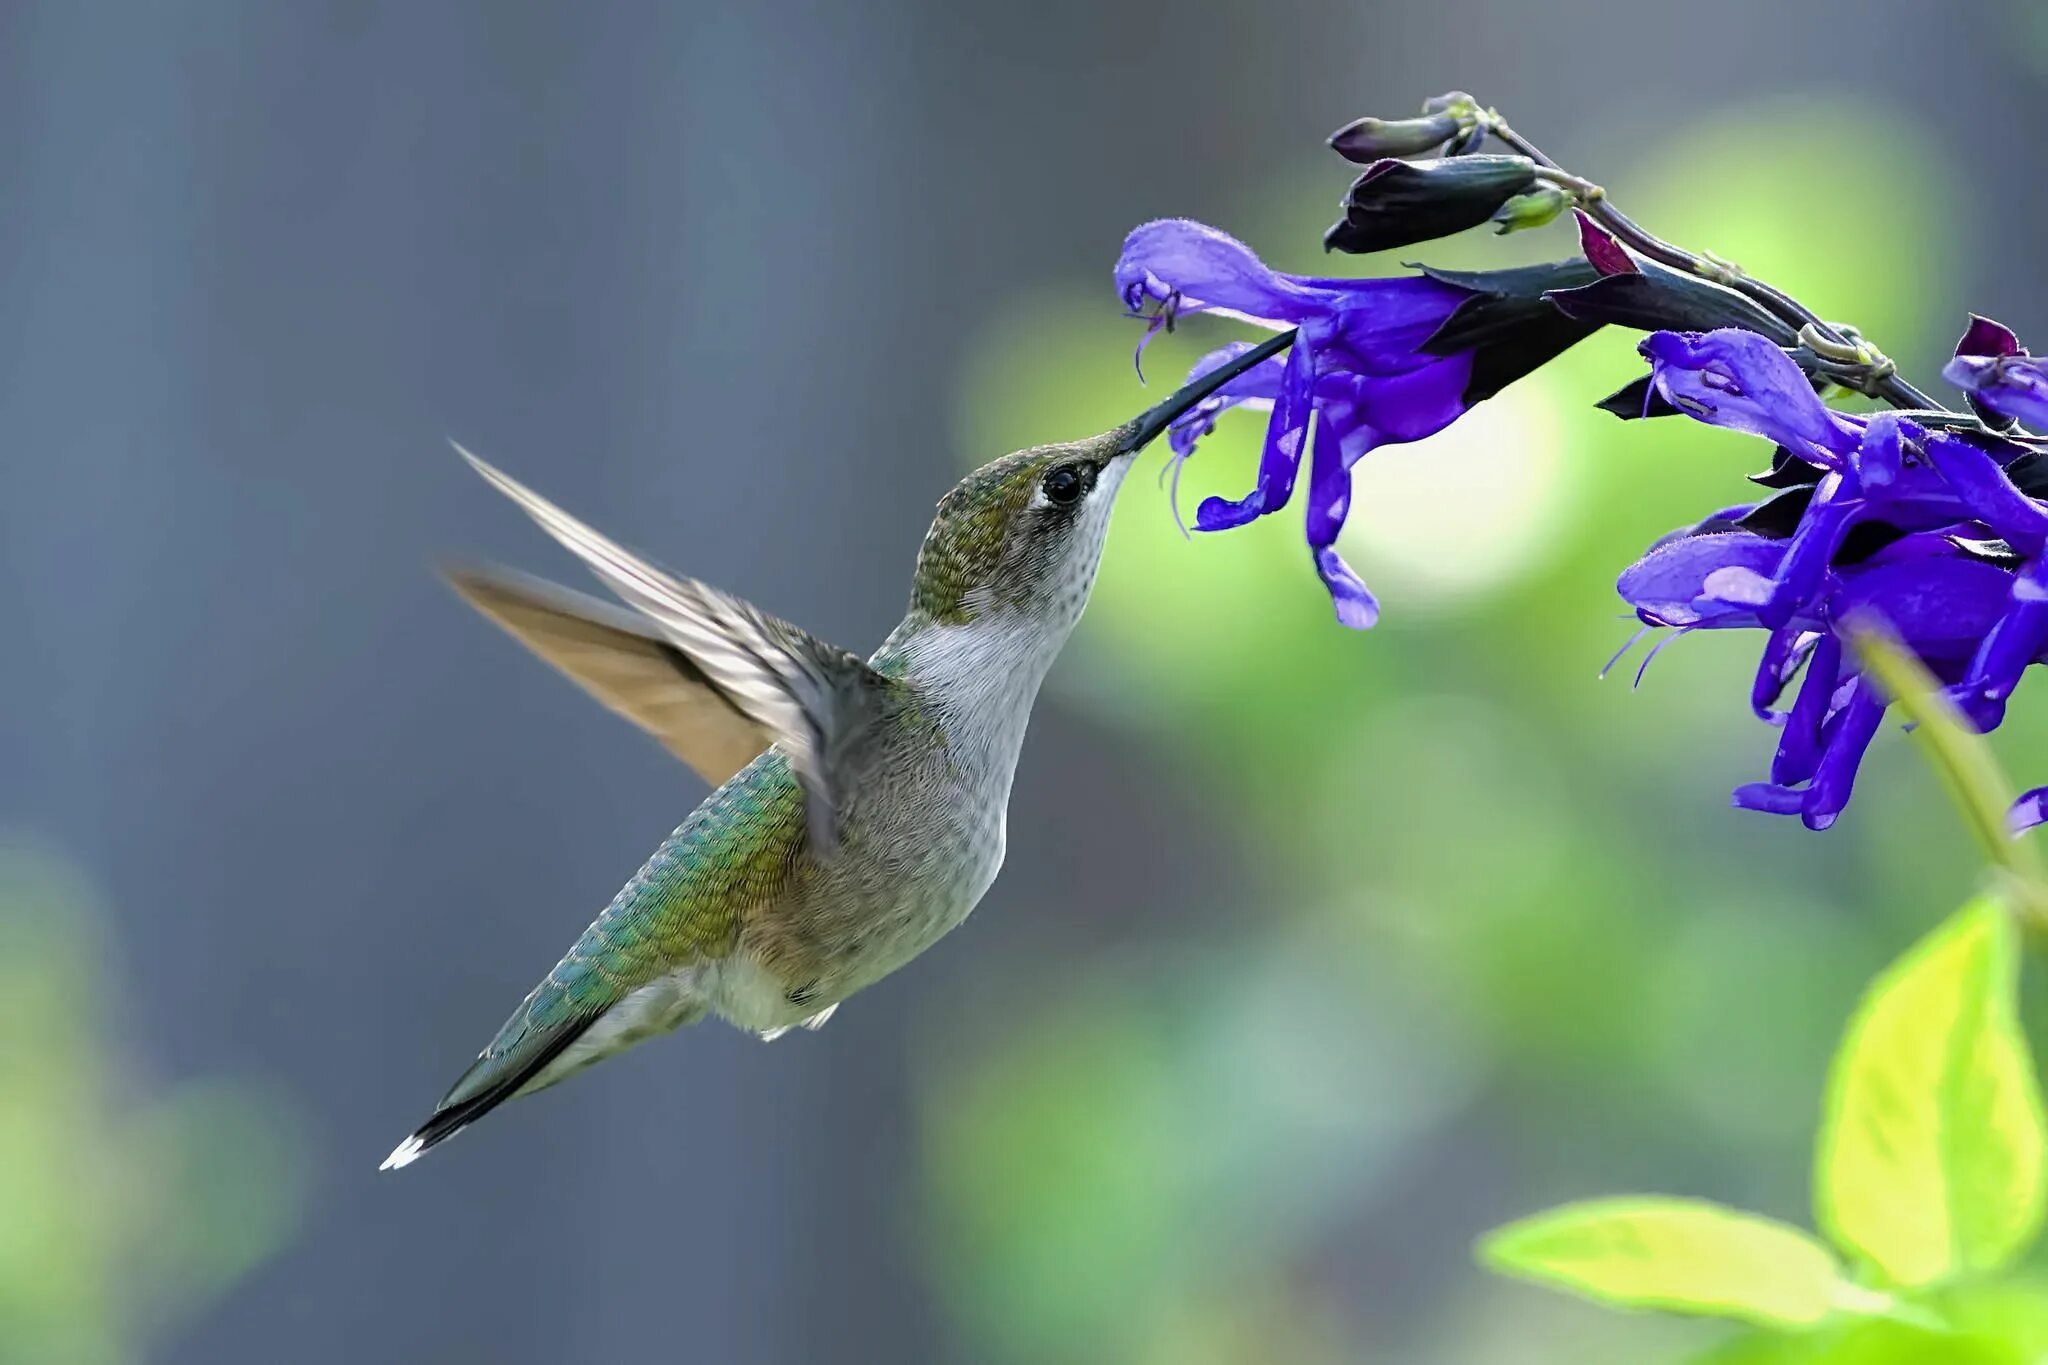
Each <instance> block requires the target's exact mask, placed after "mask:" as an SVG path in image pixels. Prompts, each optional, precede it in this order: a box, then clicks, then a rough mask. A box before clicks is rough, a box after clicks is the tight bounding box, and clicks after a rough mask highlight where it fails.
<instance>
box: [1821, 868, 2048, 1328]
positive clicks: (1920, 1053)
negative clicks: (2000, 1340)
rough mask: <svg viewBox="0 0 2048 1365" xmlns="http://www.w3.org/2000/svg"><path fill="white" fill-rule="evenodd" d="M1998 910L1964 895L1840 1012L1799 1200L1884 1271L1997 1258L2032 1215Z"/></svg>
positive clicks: (2037, 1181) (2037, 1157)
mask: <svg viewBox="0 0 2048 1365" xmlns="http://www.w3.org/2000/svg"><path fill="white" fill-rule="evenodd" d="M2013 936H2014V931H2013V927H2012V919H2011V915H2010V913H2009V912H2008V910H2007V909H2006V907H2005V906H2004V905H2002V904H2001V903H1999V902H1998V901H1997V900H1995V899H1992V898H1985V899H1982V900H1979V901H1976V902H1974V903H1973V904H1971V905H1969V906H1966V907H1965V908H1964V909H1962V910H1961V911H1959V912H1957V913H1956V914H1955V915H1954V916H1952V917H1950V919H1949V920H1948V921H1947V923H1945V924H1943V925H1942V926H1941V927H1940V928H1938V929H1936V930H1935V931H1934V932H1933V933H1932V934H1930V935H1928V936H1927V937H1926V938H1925V939H1923V940H1921V941H1920V943H1919V944H1917V945H1916V946H1915V947H1914V948H1913V949H1912V950H1911V951H1910V952H1908V953H1907V954H1906V955H1905V956H1904V957H1903V958H1901V959H1899V961H1898V962H1896V963H1894V964H1893V965H1892V966H1891V967H1890V968H1889V969H1887V970H1886V971H1885V972H1884V974H1883V975H1881V976H1879V977H1878V979H1877V981H1876V982H1875V983H1874V984H1873V985H1872V986H1871V988H1870V992H1869V994H1867V995H1866V996H1865V997H1864V1000H1863V1003H1862V1004H1861V1005H1860V1006H1859V1007H1858V1008H1857V1011H1856V1015H1855V1017H1854V1018H1853V1019H1851V1020H1850V1021H1849V1031H1848V1035H1847V1036H1846V1037H1845V1038H1844V1039H1843V1041H1842V1047H1841V1050H1840V1051H1839V1052H1838V1053H1837V1054H1836V1056H1835V1064H1834V1074H1833V1077H1832V1079H1831V1081H1830V1084H1829V1088H1828V1101H1827V1110H1826V1113H1825V1115H1824V1116H1823V1118H1822V1121H1821V1135H1820V1144H1819V1154H1818V1170H1817V1172H1816V1176H1815V1181H1814V1186H1815V1188H1814V1202H1815V1206H1816V1213H1817V1215H1818V1218H1819V1221H1820V1226H1821V1228H1822V1230H1824V1231H1825V1232H1826V1233H1827V1234H1828V1236H1829V1237H1830V1238H1832V1239H1833V1240H1834V1242H1835V1244H1836V1245H1837V1246H1839V1247H1841V1248H1842V1249H1843V1250H1844V1251H1848V1252H1851V1253H1854V1254H1856V1255H1858V1256H1860V1257H1862V1258H1864V1259H1866V1260H1867V1261H1869V1262H1870V1264H1871V1265H1872V1266H1873V1267H1875V1268H1876V1269H1877V1270H1878V1271H1879V1272H1880V1273H1881V1274H1882V1275H1883V1276H1884V1277H1885V1278H1886V1279H1888V1280H1890V1281H1891V1282H1892V1283H1894V1284H1897V1285H1902V1286H1907V1287H1918V1286H1922V1285H1931V1284H1937V1283H1940V1282H1942V1281H1944V1280H1949V1279H1953V1278H1955V1277H1956V1276H1958V1275H1962V1274H1965V1273H1968V1272H1971V1271H1980V1270H1990V1269H1994V1268H1996V1267H1998V1266H2002V1265H2005V1264H2006V1263H2008V1262H2009V1261H2011V1260H2012V1259H2013V1258H2014V1257H2015V1256H2017V1255H2018V1254H2019V1253H2020V1252H2021V1251H2023V1250H2025V1248H2026V1247H2027V1245H2028V1244H2029V1243H2030V1242H2032V1241H2033V1239H2034V1236H2035V1234H2036V1233H2038V1232H2039V1231H2040V1228H2041V1217H2042V1212H2043V1198H2044V1193H2048V1187H2044V1181H2043V1148H2044V1145H2048V1138H2044V1134H2043V1116H2042V1108H2041V1092H2040V1086H2039V1083H2038V1082H2037V1081H2036V1079H2035V1076H2034V1064H2033V1059H2032V1058H2031V1057H2030V1056H2029V1055H2028V1052H2027V1040H2026V1036H2025V1035H2024V1034H2023V1033H2022V1032H2021V1031H2020V1025H2019V1018H2018V1005H2019V1001H2018V995H2019V975H2018V973H2019V968H2018V963H2017V962H2016V960H2015V953H2014V947H2013Z"/></svg>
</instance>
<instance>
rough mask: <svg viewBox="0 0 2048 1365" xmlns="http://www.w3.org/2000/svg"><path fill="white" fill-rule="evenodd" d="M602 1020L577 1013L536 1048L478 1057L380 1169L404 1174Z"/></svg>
mask: <svg viewBox="0 0 2048 1365" xmlns="http://www.w3.org/2000/svg"><path fill="white" fill-rule="evenodd" d="M597 1018H598V1016H597V1014H595V1013H592V1014H580V1015H575V1016H572V1017H571V1018H569V1019H566V1020H564V1021H563V1022H562V1023H561V1024H559V1025H557V1026H556V1027H555V1028H553V1029H550V1030H548V1031H547V1032H546V1033H544V1034H539V1035H529V1036H528V1041H529V1042H530V1044H531V1045H530V1046H527V1047H523V1048H517V1049H514V1050H513V1051H512V1052H510V1053H500V1052H497V1051H496V1049H495V1047H494V1048H493V1049H492V1050H491V1051H487V1052H485V1053H484V1055H483V1056H481V1057H479V1058H477V1060H476V1064H475V1065H474V1066H472V1067H470V1069H469V1070H468V1071H465V1072H464V1073H462V1079H460V1080H458V1081H457V1082H455V1084H454V1086H453V1087H452V1088H450V1090H449V1091H448V1094H447V1095H446V1096H444V1097H443V1098H442V1100H441V1103H440V1105H439V1106H438V1107H436V1108H435V1110H434V1112H433V1114H432V1115H431V1116H429V1118H428V1119H427V1121H426V1122H425V1123H423V1124H421V1125H420V1126H419V1127H418V1128H416V1129H414V1130H413V1132H412V1135H411V1136H410V1137H408V1138H406V1140H405V1141H403V1142H401V1143H399V1144H398V1145H397V1146H396V1147H394V1148H392V1149H391V1155H390V1156H387V1157H385V1158H384V1163H383V1164H382V1165H380V1166H379V1167H377V1169H378V1170H380V1171H397V1170H403V1169H404V1168H405V1167H407V1166H410V1165H411V1164H412V1163H413V1162H415V1161H417V1160H419V1159H420V1157H422V1156H423V1155H425V1154H426V1153H427V1152H428V1151H429V1150H431V1149H432V1148H435V1147H438V1146H440V1145H441V1144H442V1143H444V1142H446V1141H447V1140H448V1139H449V1138H452V1137H454V1136H455V1135H456V1134H457V1133H459V1132H461V1131H462V1130H463V1129H465V1128H467V1127H469V1125H470V1124H472V1123H475V1122H476V1121H477V1120H478V1119H480V1118H482V1117H483V1116H484V1115H485V1114H488V1113H490V1112H491V1111H492V1110H493V1109H496V1108H497V1107H498V1106H499V1105H501V1104H503V1103H504V1102H505V1101H506V1100H509V1099H511V1098H512V1097H513V1096H514V1095H516V1094H518V1093H519V1092H520V1090H521V1089H522V1088H524V1087H525V1086H526V1084H527V1083H528V1082H530V1081H532V1080H533V1079H534V1078H535V1077H536V1076H538V1075H539V1074H540V1073H541V1071H542V1070H544V1069H545V1068H546V1067H547V1064H548V1063H549V1062H552V1061H553V1060H555V1058H556V1057H559V1056H560V1055H561V1054H562V1052H563V1050H564V1049H566V1048H567V1047H568V1046H569V1045H570V1044H571V1043H573V1042H575V1041H576V1040H577V1039H578V1038H580V1037H582V1036H583V1033H584V1030H586V1029H588V1028H589V1027H590V1026H591V1025H592V1024H593V1023H595V1022H596V1021H597Z"/></svg>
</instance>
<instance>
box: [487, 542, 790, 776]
mask: <svg viewBox="0 0 2048 1365" xmlns="http://www.w3.org/2000/svg"><path fill="white" fill-rule="evenodd" d="M446 573H447V578H448V582H449V583H450V584H451V585H452V586H453V587H454V589H455V591H457V592H458V593H461V594H462V598H463V600H464V601H466V602H468V603H469V604H470V605H471V606H473V607H475V608H476V609H477V610H478V611H480V612H482V613H483V614H484V615H486V616H488V617H490V618H491V620H493V621H495V622H496V623H497V624H498V625H500V626H502V627H503V628H504V629H505V630H506V631H507V632H508V633H510V634H511V635H512V636H513V638H515V639H517V640H518V641H519V642H520V643H521V644H523V645H525V646H526V647H527V648H528V649H530V650H532V651H533V652H534V653H536V654H538V655H540V657H541V658H543V659H545V660H547V661H548V662H549V663H551V664H553V665H554V666H555V667H556V668H558V669H560V670H561V671H562V672H563V673H565V674H567V675H568V676H569V677H570V678H571V679H572V680H574V681H575V682H576V683H578V684H579V685H581V686H582V688H583V690H584V691H586V692H588V693H589V694H590V695H591V696H593V697H595V698H597V700H598V701H600V702H602V703H603V704H604V705H605V706H606V707H608V708H609V709H611V710H612V711H615V712H617V713H618V714H619V715H621V716H624V717H625V718H626V719H627V720H630V721H632V722H633V723H634V724H635V725H638V726H639V727H640V728H641V729H643V730H645V731H647V732H648V733H649V734H651V735H653V736H654V737H655V738H656V739H658V740H660V741H661V743H662V745H663V747H664V748H666V749H667V750H668V751H669V752H670V753H672V754H674V755H675V756H676V757H677V758H680V759H681V760H683V762H685V763H687V764H689V765H690V766H691V767H692V768H694V769H696V770H697V773H698V775H700V776H701V777H703V779H704V780H705V781H706V782H709V783H710V784H711V785H712V786H714V787H715V786H717V785H719V784H720V783H721V782H724V781H725V780H726V779H727V778H729V777H731V776H732V775H733V774H734V773H736V772H738V771H739V770H740V769H741V768H743V767H745V766H746V765H747V762H748V761H749V760H750V759H752V758H753V757H754V756H755V755H756V754H758V753H760V752H761V751H762V750H763V749H766V748H767V747H768V746H769V745H770V744H773V743H774V742H775V737H774V736H773V735H771V734H770V733H769V732H768V731H767V730H765V729H763V728H762V727H761V726H760V725H759V724H757V723H756V722H755V720H754V718H753V717H752V716H749V715H748V714H747V713H746V712H744V711H742V710H740V709H739V708H738V707H737V706H735V705H734V704H733V703H732V701H731V700H730V699H728V698H727V696H726V695H725V693H723V692H721V691H719V689H718V688H717V687H716V686H715V685H713V683H712V682H711V680H710V678H708V677H707V676H705V673H704V670H703V669H701V668H699V667H698V666H697V665H696V664H695V663H693V662H692V661H691V659H690V656H689V655H687V654H685V653H683V651H682V650H680V649H678V648H676V647H675V646H674V645H672V644H670V643H669V642H668V641H667V639H665V638H664V637H663V636H662V634H661V632H660V631H658V630H656V629H655V628H654V623H653V622H652V621H650V620H649V619H648V618H647V617H645V616H642V615H640V614H639V613H638V612H634V611H628V610H627V609H625V608H624V607H617V606H613V605H612V604H611V603H609V602H601V601H599V600H598V599H597V598H595V597H590V596H588V595H586V594H584V593H580V592H573V591H571V590H570V589H568V588H564V587H559V586H557V585H556V584H553V583H548V582H545V581H543V580H541V579H538V578H533V577H530V576H529V575H526V574H522V573H515V572H513V571H511V570H509V569H497V568H461V569H449V570H447V571H446Z"/></svg>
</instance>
